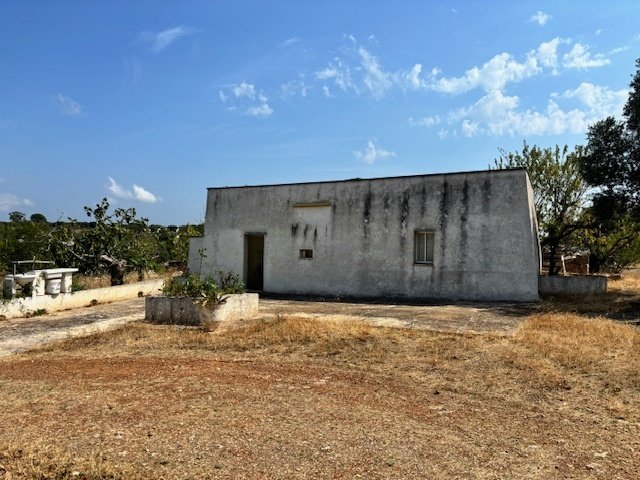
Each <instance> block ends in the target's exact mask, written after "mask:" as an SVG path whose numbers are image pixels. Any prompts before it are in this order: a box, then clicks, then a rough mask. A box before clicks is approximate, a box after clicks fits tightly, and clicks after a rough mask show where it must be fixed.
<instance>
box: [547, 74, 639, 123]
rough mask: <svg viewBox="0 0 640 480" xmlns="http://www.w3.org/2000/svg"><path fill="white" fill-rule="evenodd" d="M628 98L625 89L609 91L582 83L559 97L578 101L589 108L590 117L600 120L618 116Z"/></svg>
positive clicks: (598, 86)
mask: <svg viewBox="0 0 640 480" xmlns="http://www.w3.org/2000/svg"><path fill="white" fill-rule="evenodd" d="M556 96H557V95H556ZM628 96H629V91H628V90H627V89H622V90H611V89H609V88H608V87H602V86H600V85H594V84H592V83H589V82H583V83H581V84H580V86H578V87H577V88H575V89H574V90H566V91H565V92H563V93H562V95H561V97H563V98H570V99H576V100H578V101H579V102H581V103H582V104H583V105H584V106H586V107H587V108H589V112H590V114H591V115H592V116H596V117H600V118H604V117H608V116H620V114H621V113H622V109H623V108H624V104H625V103H626V101H627V97H628Z"/></svg>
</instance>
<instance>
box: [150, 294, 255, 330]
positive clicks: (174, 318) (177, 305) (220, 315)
mask: <svg viewBox="0 0 640 480" xmlns="http://www.w3.org/2000/svg"><path fill="white" fill-rule="evenodd" d="M144 310H145V315H144V316H145V320H147V321H149V322H152V323H160V324H170V325H191V326H204V327H205V328H207V329H208V330H215V329H217V328H219V327H221V326H231V325H235V324H237V323H238V322H240V321H242V320H251V319H253V318H255V317H256V316H257V315H258V311H259V306H258V294H257V293H242V294H234V295H227V296H226V297H225V299H224V302H223V303H220V304H218V305H207V306H204V307H202V306H200V305H198V304H197V303H195V302H194V300H193V298H185V297H165V296H160V297H147V299H146V300H145V309H144Z"/></svg>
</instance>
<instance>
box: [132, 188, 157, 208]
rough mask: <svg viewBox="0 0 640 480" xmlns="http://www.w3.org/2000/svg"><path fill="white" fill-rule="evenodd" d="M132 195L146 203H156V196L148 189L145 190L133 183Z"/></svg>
mask: <svg viewBox="0 0 640 480" xmlns="http://www.w3.org/2000/svg"><path fill="white" fill-rule="evenodd" d="M133 197H134V198H135V199H136V200H140V201H141V202H147V203H156V202H157V201H158V197H156V196H155V195H154V194H153V193H151V192H150V191H149V190H145V189H144V188H142V187H140V186H138V185H136V184H135V183H134V184H133Z"/></svg>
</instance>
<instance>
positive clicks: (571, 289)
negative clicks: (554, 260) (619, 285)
mask: <svg viewBox="0 0 640 480" xmlns="http://www.w3.org/2000/svg"><path fill="white" fill-rule="evenodd" d="M538 290H539V291H540V295H558V296H563V295H580V296H586V295H601V294H603V293H607V277H605V276H603V275H566V276H565V275H541V276H540V279H539V281H538Z"/></svg>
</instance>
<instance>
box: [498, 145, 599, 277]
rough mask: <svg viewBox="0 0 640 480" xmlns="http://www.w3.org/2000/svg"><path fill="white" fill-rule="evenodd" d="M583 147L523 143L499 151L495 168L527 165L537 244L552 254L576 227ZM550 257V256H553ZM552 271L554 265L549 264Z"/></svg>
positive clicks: (581, 193) (583, 190)
mask: <svg viewBox="0 0 640 480" xmlns="http://www.w3.org/2000/svg"><path fill="white" fill-rule="evenodd" d="M582 156H583V149H582V148H581V147H579V146H577V147H576V148H575V150H574V151H569V147H568V146H566V145H565V146H564V147H562V148H561V147H559V146H557V145H556V146H555V147H554V148H544V149H543V148H539V147H537V146H535V145H534V146H533V147H530V146H529V145H528V144H527V142H524V146H523V148H522V152H517V151H516V152H505V151H503V150H501V151H500V157H499V158H498V159H496V160H495V162H494V167H493V168H496V169H504V168H526V169H527V172H528V173H529V179H530V180H531V186H532V188H533V194H534V202H535V207H536V215H537V217H538V226H539V233H540V243H541V244H542V246H543V247H549V249H550V250H551V253H552V254H554V253H555V252H556V250H557V249H558V248H559V247H560V245H561V244H562V243H563V242H566V241H567V240H568V239H569V238H570V237H571V236H573V235H574V234H575V232H576V231H577V230H579V229H580V228H583V224H582V222H581V221H580V216H581V214H582V211H583V208H584V204H585V200H586V199H585V194H586V191H587V185H586V183H585V182H584V180H583V179H582V175H581V171H580V161H581V158H582ZM552 258H553V255H552ZM550 273H552V274H553V273H556V272H555V265H554V264H552V265H551V267H550Z"/></svg>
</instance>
